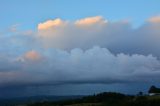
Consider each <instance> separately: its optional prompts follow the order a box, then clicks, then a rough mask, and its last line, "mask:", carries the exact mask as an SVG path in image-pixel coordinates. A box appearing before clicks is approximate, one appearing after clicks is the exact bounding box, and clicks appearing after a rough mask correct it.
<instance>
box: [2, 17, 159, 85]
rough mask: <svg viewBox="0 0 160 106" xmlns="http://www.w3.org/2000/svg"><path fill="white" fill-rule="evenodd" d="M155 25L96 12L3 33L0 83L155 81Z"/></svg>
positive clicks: (157, 36) (156, 55)
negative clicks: (111, 18) (34, 28)
mask: <svg viewBox="0 0 160 106" xmlns="http://www.w3.org/2000/svg"><path fill="white" fill-rule="evenodd" d="M159 28H160V24H159V23H156V24H155V23H154V22H148V21H147V22H146V23H145V24H143V25H142V26H140V27H139V28H137V29H133V28H132V25H131V23H129V22H128V21H127V22H126V21H118V22H110V21H108V20H105V19H104V18H103V17H101V16H96V17H89V18H84V19H80V20H77V21H74V22H71V21H65V20H61V19H55V20H50V21H46V22H44V23H41V24H39V25H38V31H37V32H32V31H31V32H30V31H29V32H26V33H22V32H18V33H17V32H14V33H9V34H8V33H7V34H6V35H5V34H4V35H2V36H0V66H1V68H0V86H11V85H23V86H26V85H27V86H28V85H29V86H32V85H37V84H38V85H49V84H63V83H106V84H108V83H122V82H123V83H127V82H130V83H131V82H136V81H137V82H150V81H153V82H158V81H159V80H160V79H159V75H160V70H159V69H160V61H159V57H160V48H159V46H158V45H160V36H159V34H160V30H159ZM94 45H98V46H97V47H94V48H92V47H93V46H94ZM44 46H45V48H44ZM46 47H47V48H46ZM102 47H104V48H102ZM56 48H57V49H56ZM149 54H151V55H149ZM152 55H153V56H152ZM6 78H7V80H5V79H6Z"/></svg>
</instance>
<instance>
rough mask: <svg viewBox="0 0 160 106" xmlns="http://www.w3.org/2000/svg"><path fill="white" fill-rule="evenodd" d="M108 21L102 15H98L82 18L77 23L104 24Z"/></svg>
mask: <svg viewBox="0 0 160 106" xmlns="http://www.w3.org/2000/svg"><path fill="white" fill-rule="evenodd" d="M106 22H107V21H106V20H104V19H103V17H102V16H96V17H88V18H84V19H81V20H77V21H76V22H75V24H76V25H93V24H100V23H102V24H104V23H106Z"/></svg>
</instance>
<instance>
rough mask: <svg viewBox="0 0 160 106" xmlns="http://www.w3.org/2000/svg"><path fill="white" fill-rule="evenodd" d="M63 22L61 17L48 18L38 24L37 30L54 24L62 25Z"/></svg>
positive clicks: (54, 25)
mask: <svg viewBox="0 0 160 106" xmlns="http://www.w3.org/2000/svg"><path fill="white" fill-rule="evenodd" d="M64 24H65V22H63V21H62V20H61V19H59V18H57V19H55V20H48V21H46V22H44V23H40V24H38V30H45V29H49V28H52V27H56V26H61V25H64Z"/></svg>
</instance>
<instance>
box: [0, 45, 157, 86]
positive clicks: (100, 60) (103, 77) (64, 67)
mask: <svg viewBox="0 0 160 106" xmlns="http://www.w3.org/2000/svg"><path fill="white" fill-rule="evenodd" d="M31 52H32V51H31ZM31 52H27V54H28V53H29V54H30V53H31ZM31 54H35V53H34V52H33V53H31ZM36 54H37V53H36ZM36 56H37V55H36ZM29 57H30V56H29ZM31 57H32V56H31ZM43 57H44V59H41V60H39V61H37V62H32V63H30V61H25V59H26V58H25V57H24V61H19V60H15V61H14V62H15V67H16V68H15V70H14V71H13V70H12V67H9V66H11V64H12V63H10V62H8V63H7V64H6V65H4V66H3V67H8V70H7V71H6V70H3V71H1V72H0V76H1V77H0V86H1V87H2V86H11V85H12V86H13V85H14V86H15V85H19V86H32V85H54V84H64V83H77V84H78V83H106V84H108V83H128V82H129V83H132V82H152V81H154V82H157V81H159V80H160V79H159V75H160V70H159V68H160V61H159V60H157V58H155V57H153V56H152V55H148V56H144V55H138V54H134V55H125V54H123V53H121V54H117V55H114V54H113V53H111V52H110V51H109V50H108V49H106V48H100V47H98V46H97V47H93V48H91V49H88V50H86V51H83V50H82V49H79V48H77V49H73V50H71V52H66V51H63V50H56V49H53V50H49V51H45V52H43ZM10 60H12V58H10ZM5 61H8V60H5ZM17 64H20V65H17ZM9 68H10V70H9ZM4 69H5V68H4ZM6 78H7V80H5V79H6ZM151 79H152V80H151Z"/></svg>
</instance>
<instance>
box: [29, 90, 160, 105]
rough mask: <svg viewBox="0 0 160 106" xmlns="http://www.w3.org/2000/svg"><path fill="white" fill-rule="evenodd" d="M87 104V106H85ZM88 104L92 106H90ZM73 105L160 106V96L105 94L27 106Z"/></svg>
mask: <svg viewBox="0 0 160 106" xmlns="http://www.w3.org/2000/svg"><path fill="white" fill-rule="evenodd" d="M85 103H86V105H84V104H85ZM88 103H91V104H92V105H88ZM93 103H94V104H93ZM96 103H97V104H96ZM73 104H78V106H81V104H83V106H160V98H159V97H158V96H157V97H154V98H153V97H150V96H131V95H125V94H121V93H114V92H104V93H100V94H97V95H92V96H86V97H83V98H81V99H75V100H74V99H73V100H65V101H59V102H42V103H34V104H28V105H27V106H65V105H70V106H74V105H73Z"/></svg>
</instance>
